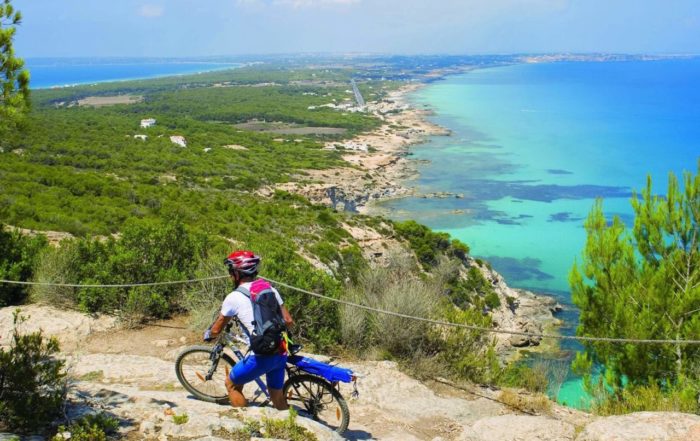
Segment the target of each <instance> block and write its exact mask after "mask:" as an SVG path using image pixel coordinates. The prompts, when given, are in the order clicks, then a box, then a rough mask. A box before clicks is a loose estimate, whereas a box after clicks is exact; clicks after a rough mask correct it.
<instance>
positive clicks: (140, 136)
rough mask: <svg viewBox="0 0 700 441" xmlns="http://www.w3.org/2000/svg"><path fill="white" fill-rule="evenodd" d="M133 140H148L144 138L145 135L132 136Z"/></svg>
mask: <svg viewBox="0 0 700 441" xmlns="http://www.w3.org/2000/svg"><path fill="white" fill-rule="evenodd" d="M134 138H136V139H140V140H141V141H145V140H146V139H147V138H148V136H146V135H134Z"/></svg>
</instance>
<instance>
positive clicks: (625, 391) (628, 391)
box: [588, 376, 700, 415]
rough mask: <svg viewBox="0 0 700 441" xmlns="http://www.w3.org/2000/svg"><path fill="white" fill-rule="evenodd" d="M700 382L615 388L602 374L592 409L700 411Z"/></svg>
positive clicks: (610, 412)
mask: <svg viewBox="0 0 700 441" xmlns="http://www.w3.org/2000/svg"><path fill="white" fill-rule="evenodd" d="M699 386H700V385H698V384H697V382H691V381H688V380H683V381H681V382H679V383H677V384H674V385H671V386H662V385H660V384H658V383H656V382H651V383H650V384H647V385H633V384H628V385H627V386H625V387H624V388H621V389H615V388H612V387H610V386H609V385H607V384H606V383H605V382H604V380H603V377H602V376H601V377H600V378H599V380H598V383H596V384H595V385H593V387H591V388H589V389H588V390H590V391H592V395H593V406H592V411H593V413H595V414H598V415H621V414H626V413H632V412H643V411H646V412H685V413H693V414H698V413H700V403H699V402H698V394H699V393H700V387H699Z"/></svg>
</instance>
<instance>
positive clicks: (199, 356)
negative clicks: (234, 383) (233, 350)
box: [175, 346, 233, 403]
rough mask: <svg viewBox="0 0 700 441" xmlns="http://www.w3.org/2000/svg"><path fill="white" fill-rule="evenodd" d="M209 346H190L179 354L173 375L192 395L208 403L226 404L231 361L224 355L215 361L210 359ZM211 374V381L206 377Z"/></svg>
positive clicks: (210, 349)
mask: <svg viewBox="0 0 700 441" xmlns="http://www.w3.org/2000/svg"><path fill="white" fill-rule="evenodd" d="M211 351H212V348H211V346H192V347H189V348H187V349H185V350H184V351H182V353H180V355H178V357H177V360H176V361H175V375H177V379H178V380H179V381H180V384H182V386H183V387H184V388H185V389H187V391H189V392H190V393H191V394H192V395H194V396H195V397H196V398H198V399H200V400H202V401H208V402H210V403H227V402H228V392H227V391H226V384H225V380H226V376H227V375H228V373H229V372H230V370H231V367H232V366H233V361H232V360H231V358H229V356H228V355H226V354H221V357H220V358H219V359H218V360H216V363H217V364H216V366H214V363H215V361H212V359H211ZM210 372H211V379H209V380H207V376H208V375H209V374H210Z"/></svg>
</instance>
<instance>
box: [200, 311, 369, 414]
mask: <svg viewBox="0 0 700 441" xmlns="http://www.w3.org/2000/svg"><path fill="white" fill-rule="evenodd" d="M234 323H235V324H238V325H240V322H239V321H238V319H237V318H234V319H233V321H232V322H229V324H228V325H226V328H225V330H224V332H222V333H221V335H219V337H218V338H217V340H216V345H215V346H214V349H213V350H212V353H211V357H212V362H213V363H212V367H211V368H210V370H209V372H208V373H207V376H206V378H207V380H211V378H212V377H213V375H214V372H215V371H216V368H217V366H218V364H219V360H220V359H221V354H222V353H223V351H224V348H226V347H228V348H229V349H230V350H231V352H233V354H234V356H235V357H236V360H235V361H236V362H238V361H241V360H243V359H244V358H245V356H246V354H244V353H243V351H241V350H240V349H239V348H238V347H237V346H236V344H235V343H236V342H239V343H241V344H243V345H247V344H248V342H247V341H245V339H243V338H242V337H241V336H240V335H235V336H234V335H231V328H232V327H233V325H234ZM246 353H247V352H246ZM293 359H294V360H297V359H298V360H300V359H302V357H299V356H297V355H296V354H294V353H292V354H290V357H289V359H288V361H287V365H286V366H285V371H286V373H287V378H291V377H293V376H295V375H299V373H300V372H301V373H305V374H311V375H315V376H317V377H319V378H322V379H323V380H325V381H328V382H329V383H330V384H331V385H332V386H333V387H334V388H336V389H339V381H338V380H337V379H331V378H327V377H326V376H325V375H322V374H319V373H314V372H308V371H306V370H304V369H303V368H302V367H300V366H297V364H296V363H294V362H291V361H289V360H293ZM348 372H350V374H351V376H350V378H349V380H348V379H347V377H346V378H345V379H343V380H342V381H343V382H352V383H353V392H352V397H353V398H356V397H357V396H358V395H359V393H358V391H357V374H354V373H352V371H348ZM254 381H255V383H256V384H257V386H258V388H259V389H260V390H261V391H262V393H263V394H265V397H266V402H268V401H269V400H270V391H269V390H268V389H267V385H266V384H265V382H264V381H263V380H262V378H261V377H257V378H255V380H254ZM259 395H260V394H256V396H259Z"/></svg>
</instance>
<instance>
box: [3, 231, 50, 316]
mask: <svg viewBox="0 0 700 441" xmlns="http://www.w3.org/2000/svg"><path fill="white" fill-rule="evenodd" d="M46 245H47V241H46V237H44V236H42V235H39V236H34V237H29V236H24V235H22V234H20V233H19V232H18V231H6V230H5V228H4V226H3V225H2V224H0V279H7V280H21V281H27V280H30V279H31V278H32V274H33V268H34V265H35V263H36V260H37V256H38V255H39V253H40V251H41V250H42V249H43V248H45V247H46ZM27 293H28V289H27V287H26V286H22V285H9V284H0V307H2V306H7V305H16V304H19V303H22V302H23V301H24V299H25V298H26V297H27Z"/></svg>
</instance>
